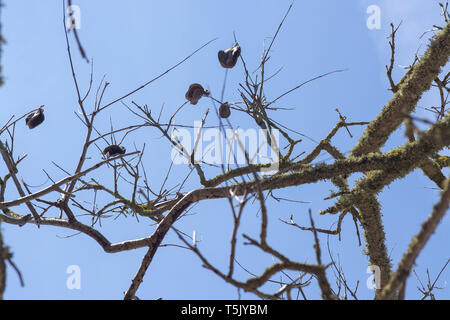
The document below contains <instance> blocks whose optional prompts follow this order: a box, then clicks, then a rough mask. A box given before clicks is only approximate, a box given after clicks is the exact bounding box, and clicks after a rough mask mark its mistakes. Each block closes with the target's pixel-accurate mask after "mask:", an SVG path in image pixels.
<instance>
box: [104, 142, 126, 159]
mask: <svg viewBox="0 0 450 320" xmlns="http://www.w3.org/2000/svg"><path fill="white" fill-rule="evenodd" d="M126 151H127V150H126V149H125V147H122V146H119V145H117V144H112V145H110V146H107V147H106V148H105V149H103V154H104V155H105V156H106V157H107V158H110V157H114V156H117V155H119V154H125V152H126Z"/></svg>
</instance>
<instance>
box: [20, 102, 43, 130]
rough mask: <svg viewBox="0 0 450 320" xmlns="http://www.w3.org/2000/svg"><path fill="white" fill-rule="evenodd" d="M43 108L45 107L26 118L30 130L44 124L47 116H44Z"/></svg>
mask: <svg viewBox="0 0 450 320" xmlns="http://www.w3.org/2000/svg"><path fill="white" fill-rule="evenodd" d="M42 107H43V106H41V107H39V109H38V110H37V111H36V112H34V113H31V114H29V115H28V116H27V117H26V118H25V124H26V125H27V126H28V128H30V129H34V128H36V127H37V126H38V125H40V124H41V123H42V122H44V120H45V116H44V109H42Z"/></svg>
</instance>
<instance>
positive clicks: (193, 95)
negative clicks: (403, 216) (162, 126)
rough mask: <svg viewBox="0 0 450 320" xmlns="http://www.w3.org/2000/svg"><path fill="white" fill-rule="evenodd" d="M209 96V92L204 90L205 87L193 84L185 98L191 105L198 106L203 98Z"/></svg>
mask: <svg viewBox="0 0 450 320" xmlns="http://www.w3.org/2000/svg"><path fill="white" fill-rule="evenodd" d="M207 95H209V91H208V90H205V89H203V87H202V86H201V85H200V84H198V83H193V84H191V85H190V86H189V89H188V91H187V92H186V94H185V95H184V97H185V98H186V100H189V102H190V103H191V104H193V105H196V104H197V102H198V100H200V98H201V97H203V96H207Z"/></svg>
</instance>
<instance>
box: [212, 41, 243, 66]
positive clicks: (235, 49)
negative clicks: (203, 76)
mask: <svg viewBox="0 0 450 320" xmlns="http://www.w3.org/2000/svg"><path fill="white" fill-rule="evenodd" d="M240 55H241V47H240V46H239V45H238V44H237V43H236V44H235V45H234V46H232V47H231V48H229V49H226V50H220V51H219V53H218V54H217V56H218V58H219V62H220V64H221V66H222V67H224V68H233V67H234V66H235V65H236V62H237V60H238V58H239V56H240Z"/></svg>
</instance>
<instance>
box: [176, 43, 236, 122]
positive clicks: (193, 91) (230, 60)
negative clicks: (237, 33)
mask: <svg viewBox="0 0 450 320" xmlns="http://www.w3.org/2000/svg"><path fill="white" fill-rule="evenodd" d="M240 55H241V47H240V46H239V45H238V44H237V43H235V44H234V46H232V47H231V48H229V49H226V50H219V52H218V54H217V57H218V58H219V62H220V65H221V66H222V67H224V68H227V69H229V68H233V67H234V66H235V65H236V62H237V60H238V58H239V56H240ZM208 95H209V91H208V90H205V89H204V88H203V87H202V85H200V84H198V83H193V84H191V85H190V86H189V89H188V91H187V92H186V94H185V95H184V96H185V98H186V100H188V101H189V102H190V103H191V104H193V105H196V104H197V103H198V101H199V100H200V99H201V98H202V97H203V96H208ZM219 115H220V117H221V118H224V119H226V118H228V117H229V116H230V115H231V111H230V105H229V103H228V102H225V103H222V104H221V105H220V107H219Z"/></svg>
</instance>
